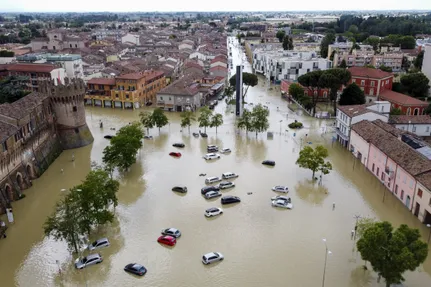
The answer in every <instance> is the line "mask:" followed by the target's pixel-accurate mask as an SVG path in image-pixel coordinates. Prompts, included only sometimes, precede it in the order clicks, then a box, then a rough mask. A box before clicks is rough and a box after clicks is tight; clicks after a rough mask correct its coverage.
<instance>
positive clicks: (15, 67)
mask: <svg viewBox="0 0 431 287" xmlns="http://www.w3.org/2000/svg"><path fill="white" fill-rule="evenodd" d="M0 75H1V76H3V77H4V76H25V77H27V78H28V79H29V81H28V87H29V90H31V91H36V92H37V91H38V90H39V83H40V81H47V80H53V81H54V83H55V84H56V85H57V84H59V83H64V78H65V75H66V73H65V70H64V69H63V68H60V67H58V66H56V65H52V64H22V63H17V64H10V65H0ZM1 76H0V77H1Z"/></svg>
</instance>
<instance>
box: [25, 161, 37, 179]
mask: <svg viewBox="0 0 431 287" xmlns="http://www.w3.org/2000/svg"><path fill="white" fill-rule="evenodd" d="M26 171H27V174H28V176H29V177H30V178H31V179H33V178H34V177H35V176H34V169H33V166H32V165H31V164H27V167H26Z"/></svg>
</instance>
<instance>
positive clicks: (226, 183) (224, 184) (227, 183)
mask: <svg viewBox="0 0 431 287" xmlns="http://www.w3.org/2000/svg"><path fill="white" fill-rule="evenodd" d="M217 187H218V188H220V189H228V188H232V187H235V183H233V182H230V181H222V182H220V183H219V184H218V185H217Z"/></svg>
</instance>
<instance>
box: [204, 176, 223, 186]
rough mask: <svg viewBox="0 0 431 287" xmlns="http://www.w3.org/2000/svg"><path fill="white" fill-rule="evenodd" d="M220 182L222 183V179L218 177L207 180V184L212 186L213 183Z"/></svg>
mask: <svg viewBox="0 0 431 287" xmlns="http://www.w3.org/2000/svg"><path fill="white" fill-rule="evenodd" d="M219 181H221V178H220V177H218V176H212V177H208V178H207V179H205V183H206V184H212V183H215V182H219Z"/></svg>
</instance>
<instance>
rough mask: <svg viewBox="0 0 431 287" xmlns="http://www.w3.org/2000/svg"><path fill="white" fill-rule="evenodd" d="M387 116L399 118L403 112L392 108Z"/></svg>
mask: <svg viewBox="0 0 431 287" xmlns="http://www.w3.org/2000/svg"><path fill="white" fill-rule="evenodd" d="M389 114H390V115H392V116H399V115H402V114H403V111H402V110H401V109H399V108H392V109H391V112H390V113H389Z"/></svg>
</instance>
